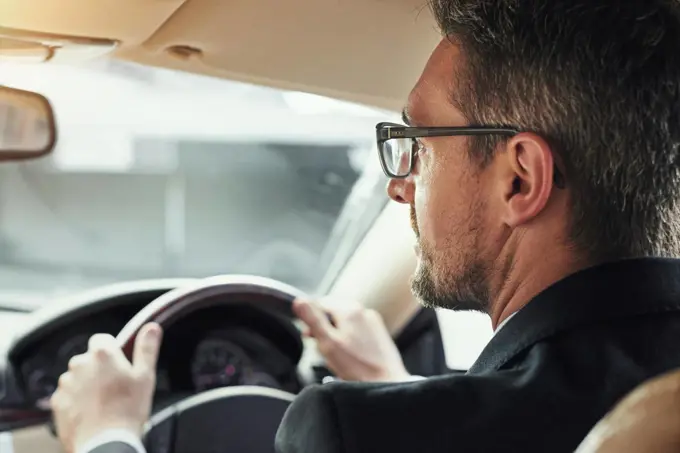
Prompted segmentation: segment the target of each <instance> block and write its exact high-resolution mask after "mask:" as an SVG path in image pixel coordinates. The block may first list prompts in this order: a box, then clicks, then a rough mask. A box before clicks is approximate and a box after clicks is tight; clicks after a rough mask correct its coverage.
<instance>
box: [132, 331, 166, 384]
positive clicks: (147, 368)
mask: <svg viewBox="0 0 680 453" xmlns="http://www.w3.org/2000/svg"><path fill="white" fill-rule="evenodd" d="M161 336H162V330H161V326H159V325H158V324H156V323H149V324H146V325H145V326H143V327H142V328H141V329H140V331H139V333H138V334H137V338H135V346H134V350H133V353H132V365H133V367H134V368H135V370H136V371H137V372H139V373H142V374H146V373H150V372H151V373H153V372H155V371H156V362H157V361H158V351H159V350H160V348H161Z"/></svg>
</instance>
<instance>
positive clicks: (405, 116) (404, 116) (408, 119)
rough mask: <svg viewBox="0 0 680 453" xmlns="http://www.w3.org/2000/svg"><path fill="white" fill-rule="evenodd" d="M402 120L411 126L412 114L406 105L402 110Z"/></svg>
mask: <svg viewBox="0 0 680 453" xmlns="http://www.w3.org/2000/svg"><path fill="white" fill-rule="evenodd" d="M401 120H402V121H403V122H404V124H405V125H407V126H410V125H411V123H412V122H411V116H410V115H409V114H408V109H407V108H406V107H404V110H402V111H401Z"/></svg>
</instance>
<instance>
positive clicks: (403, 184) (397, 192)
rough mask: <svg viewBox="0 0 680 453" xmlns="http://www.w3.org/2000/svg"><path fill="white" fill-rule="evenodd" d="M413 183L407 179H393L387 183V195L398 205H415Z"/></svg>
mask: <svg viewBox="0 0 680 453" xmlns="http://www.w3.org/2000/svg"><path fill="white" fill-rule="evenodd" d="M413 190H414V189H413V182H412V181H411V176H408V177H407V178H392V179H390V180H389V181H388V183H387V195H388V196H389V197H390V198H391V199H392V200H394V201H396V202H397V203H409V204H412V203H413Z"/></svg>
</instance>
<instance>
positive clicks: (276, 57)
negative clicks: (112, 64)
mask: <svg viewBox="0 0 680 453" xmlns="http://www.w3.org/2000/svg"><path fill="white" fill-rule="evenodd" d="M439 39H440V38H439V35H438V33H437V32H436V30H435V27H434V25H433V21H432V18H431V15H430V12H429V10H427V9H426V8H424V3H423V2H421V1H417V2H414V1H401V2H397V1H379V0H315V1H310V0H286V1H284V2H282V1H273V0H230V1H219V0H190V1H188V2H187V3H186V4H185V5H184V7H182V8H181V9H180V10H179V11H178V12H177V14H175V15H174V16H172V17H171V18H170V19H169V20H168V21H167V22H165V23H164V24H163V26H162V27H161V28H160V29H159V30H158V31H157V33H155V34H154V35H153V36H152V37H151V38H150V39H149V40H148V41H147V42H146V43H145V44H144V45H143V46H142V47H140V48H134V49H124V50H122V51H121V52H120V53H119V55H120V56H121V57H126V58H130V59H132V60H136V61H140V62H147V63H148V62H152V63H153V64H156V65H160V66H171V67H175V68H186V69H189V70H194V71H196V70H197V69H200V70H202V71H203V72H206V73H213V74H219V75H221V76H223V77H227V78H232V79H237V80H243V81H250V82H256V83H261V84H267V85H275V86H278V87H281V88H289V89H298V90H305V91H310V92H314V93H318V94H325V95H330V96H334V97H338V98H342V99H348V100H354V101H359V102H363V103H367V104H371V105H376V106H381V107H387V108H391V109H398V108H400V107H401V104H402V103H403V102H404V98H405V97H406V95H407V94H408V91H409V89H410V88H411V86H412V85H413V83H414V82H415V81H416V80H417V77H418V75H419V74H420V71H421V70H422V66H423V64H424V63H425V60H426V58H427V56H428V55H429V53H430V52H431V50H432V49H433V48H434V46H435V45H436V42H437V41H438V40H439ZM172 46H190V47H194V48H197V49H200V50H201V51H202V55H200V56H199V57H197V58H195V59H194V60H191V59H189V60H188V61H182V60H181V59H180V58H176V57H173V56H172V54H171V53H168V52H166V49H168V48H170V47H172ZM201 66H202V68H201Z"/></svg>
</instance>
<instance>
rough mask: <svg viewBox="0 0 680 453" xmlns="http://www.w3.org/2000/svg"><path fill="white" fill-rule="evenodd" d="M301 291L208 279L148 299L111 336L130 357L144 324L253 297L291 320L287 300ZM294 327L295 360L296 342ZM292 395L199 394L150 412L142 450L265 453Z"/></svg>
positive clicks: (250, 389)
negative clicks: (150, 300) (115, 335)
mask: <svg viewBox="0 0 680 453" xmlns="http://www.w3.org/2000/svg"><path fill="white" fill-rule="evenodd" d="M302 295H303V293H302V292H301V291H300V290H298V289H296V288H294V287H292V286H289V285H286V284H284V283H281V282H278V281H276V280H271V279H268V278H262V277H253V276H244V275H227V276H218V277H210V278H207V279H203V280H199V281H197V282H196V283H192V284H190V285H188V286H184V287H180V288H177V289H174V290H171V291H169V292H167V293H165V294H163V295H162V296H160V297H158V298H157V299H155V300H154V301H152V302H151V303H149V304H148V305H147V306H146V307H144V308H143V309H142V310H140V311H139V312H138V313H137V314H136V315H135V316H134V317H133V318H132V319H130V321H128V323H127V324H126V325H125V327H123V329H122V330H121V331H120V333H119V334H118V336H117V340H118V342H119V344H120V346H121V348H122V349H123V351H124V352H125V355H126V356H127V357H128V359H131V358H132V351H133V347H134V342H135V338H136V337H137V334H138V333H139V330H140V329H141V328H142V326H143V325H145V324H146V323H148V322H156V323H158V324H160V325H161V327H163V329H167V328H168V327H169V326H170V325H172V324H173V323H174V322H176V321H178V320H179V319H181V318H183V317H185V316H186V315H188V314H189V313H192V312H194V311H195V310H198V309H201V308H205V307H208V306H213V305H224V304H233V303H242V302H243V301H244V300H250V301H252V300H254V299H255V300H257V303H258V304H259V305H261V306H262V307H263V308H267V307H269V308H271V309H273V310H274V311H276V312H279V313H284V314H285V315H286V316H288V317H290V318H294V317H295V315H294V314H293V310H292V302H293V300H294V299H296V298H297V297H300V296H302ZM295 331H296V335H297V340H299V343H298V344H299V350H298V351H297V352H298V353H299V355H298V357H297V359H298V360H299V358H300V356H301V355H302V340H301V336H300V334H299V332H297V329H295ZM294 397H295V395H293V394H292V393H288V392H284V391H281V390H276V389H270V388H264V387H254V386H236V387H225V388H217V389H213V390H209V391H206V392H202V393H199V394H197V395H194V396H191V397H188V398H186V399H184V400H181V401H179V402H177V403H175V404H173V405H171V406H169V407H166V408H165V409H163V410H161V411H160V412H158V413H156V414H154V415H153V416H152V417H151V419H150V420H149V422H148V423H147V425H146V428H145V434H144V439H143V441H144V444H145V447H146V449H147V452H148V453H200V452H202V451H206V452H207V451H211V452H212V451H229V452H232V451H233V452H236V451H244V452H249V453H260V452H261V453H271V452H273V451H274V437H275V435H276V430H277V429H278V426H279V424H280V422H281V419H282V418H283V414H284V412H285V411H286V409H287V408H288V405H289V404H290V402H291V401H292V400H293V398H294Z"/></svg>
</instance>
